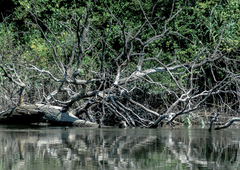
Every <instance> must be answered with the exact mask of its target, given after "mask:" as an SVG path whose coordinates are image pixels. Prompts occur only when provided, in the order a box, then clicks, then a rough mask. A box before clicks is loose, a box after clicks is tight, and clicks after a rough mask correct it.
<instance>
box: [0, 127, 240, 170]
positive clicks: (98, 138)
mask: <svg viewBox="0 0 240 170" xmlns="http://www.w3.org/2000/svg"><path fill="white" fill-rule="evenodd" d="M239 145H240V131H239V129H226V130H221V131H213V132H212V133H209V132H208V131H207V130H206V129H201V128H194V127H191V128H186V127H183V128H181V129H174V130H172V129H170V128H161V129H118V128H105V129H104V128H103V129H91V128H75V127H74V128H71V127H70V128H69V129H68V130H65V129H64V128H62V127H61V128H60V127H35V126H7V125H1V126H0V170H72V169H115V170H117V169H162V170H166V169H167V170H168V169H201V170H203V169H208V170H209V169H216V170H219V169H224V170H227V169H240V148H239Z"/></svg>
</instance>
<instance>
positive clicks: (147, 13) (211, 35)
mask: <svg viewBox="0 0 240 170" xmlns="http://www.w3.org/2000/svg"><path fill="white" fill-rule="evenodd" d="M86 6H91V14H90V17H89V21H90V22H91V28H85V29H89V32H88V34H91V36H90V37H91V38H92V39H94V37H96V39H95V42H94V47H95V48H94V49H93V50H90V51H87V52H86V53H85V54H84V57H83V59H82V68H83V69H82V70H81V78H82V79H89V78H93V74H92V72H93V71H99V70H101V69H103V68H104V69H105V70H106V71H107V72H108V74H109V79H108V81H109V84H111V83H112V82H113V81H114V78H112V77H111V75H112V74H113V73H116V72H117V69H116V67H117V65H116V57H117V56H118V53H121V51H122V50H123V48H124V43H125V42H124V39H123V38H122V37H119V32H121V31H122V30H121V28H120V26H119V23H122V24H123V23H124V24H125V25H126V30H125V31H126V32H130V31H133V32H134V31H136V30H135V29H133V28H136V27H140V26H141V25H143V23H144V22H151V23H153V24H151V26H150V27H147V26H146V27H145V28H143V30H144V32H143V33H144V34H140V35H139V37H140V38H141V40H142V41H147V40H148V39H150V38H151V37H153V36H154V35H157V34H161V33H162V32H163V30H164V27H165V23H166V22H167V20H168V18H169V17H170V16H173V15H174V14H176V13H177V12H178V11H179V10H181V11H180V12H179V14H178V15H176V17H175V18H174V20H171V21H170V22H169V23H168V25H167V26H168V29H169V31H171V32H172V34H171V35H168V36H165V37H163V38H161V39H158V40H156V41H154V42H153V43H151V44H150V45H148V46H147V47H146V48H145V51H144V52H145V60H146V61H145V63H144V65H143V69H144V68H156V67H159V66H161V65H160V64H159V63H156V62H154V61H152V60H149V61H148V60H147V59H150V58H154V57H156V56H158V54H159V51H161V55H159V56H158V58H157V59H158V60H160V61H161V62H162V63H163V64H164V65H166V66H171V64H172V62H173V61H174V62H178V63H179V64H180V63H191V62H192V61H194V62H199V61H202V60H204V59H207V58H208V57H209V56H207V54H206V53H204V54H203V55H201V54H202V52H203V49H205V50H206V49H207V51H209V53H211V52H213V51H214V49H215V48H216V47H217V46H218V45H219V38H220V36H222V37H221V44H220V45H219V48H218V49H219V50H220V51H221V53H222V54H224V55H225V56H228V58H230V59H232V60H239V59H240V58H239V55H238V51H239V49H240V48H239V47H240V42H239V41H240V37H239V36H240V35H239V34H240V18H239V16H240V2H239V0H209V1H201V0H199V1H195V0H176V1H175V0H174V1H173V2H172V1H166V0H158V1H156V0H155V1H148V0H143V1H138V0H132V1H126V0H124V1H122V0H121V1H120V0H118V1H116V0H114V1H113V0H109V1H106V0H99V1H77V0H73V1H69V0H51V1H50V0H34V1H30V0H10V1H8V3H5V2H4V1H3V0H2V1H0V7H1V13H2V18H1V23H0V42H1V43H0V62H1V63H9V62H16V61H17V62H18V64H19V67H22V66H21V64H22V65H24V64H25V63H27V64H28V65H30V64H32V65H35V66H37V67H38V68H40V69H46V70H51V71H52V72H57V67H58V66H57V65H56V64H55V61H54V59H53V57H52V55H53V53H54V51H53V49H52V48H51V47H50V46H49V44H48V43H47V42H46V39H47V40H49V41H50V42H52V43H53V44H54V45H55V47H56V48H55V50H56V53H57V54H58V56H59V58H60V59H61V60H62V61H64V62H65V63H68V62H69V60H70V57H71V54H72V47H73V44H71V42H72V41H71V40H72V39H74V38H76V36H77V35H76V34H77V33H76V34H75V35H71V33H70V32H69V31H68V30H67V29H66V28H67V27H68V26H73V27H72V29H76V28H77V27H78V25H77V23H75V25H74V24H73V25H70V23H69V21H70V20H71V19H73V18H74V17H75V18H76V19H81V18H82V19H84V18H85V17H86V15H87V11H86V10H87V8H86ZM111 12H112V14H114V16H115V18H113V16H112V14H111ZM81 22H84V20H81ZM224 27H225V28H224ZM223 28H224V31H223V33H222V30H223ZM76 30H77V29H76ZM109 30H111V31H109ZM43 32H44V33H45V34H43ZM108 33H109V35H108ZM174 33H175V34H174ZM221 33H222V34H221ZM98 35H101V36H103V37H106V36H107V37H108V47H106V48H107V49H105V51H104V56H103V49H102V44H103V39H100V38H97V37H98ZM61 45H62V46H61ZM140 46H141V44H135V46H134V48H140ZM134 50H135V49H133V51H134ZM16 53H18V55H17V58H14V57H13V58H12V57H9V56H14V55H15V54H16ZM19 54H20V55H19ZM102 57H104V60H103V59H102ZM10 60H15V61H10ZM120 60H122V62H123V61H124V59H120ZM133 60H134V59H133ZM214 62H216V65H217V67H216V66H215V65H213V64H211V63H210V64H207V65H204V66H203V68H202V70H203V72H204V76H199V77H198V79H197V80H196V81H194V83H195V84H196V86H198V87H199V89H198V91H203V90H208V89H211V88H213V87H214V85H215V84H216V80H217V81H221V80H223V79H224V78H225V76H226V70H228V69H231V71H232V72H233V73H238V70H239V67H238V66H237V65H235V67H232V68H228V67H229V66H228V64H227V63H224V61H223V60H220V61H219V60H217V61H214ZM130 64H132V66H131V65H130V67H128V69H129V72H132V71H133V70H134V69H135V67H136V65H137V60H136V61H135V62H134V61H133V62H131V63H130ZM75 66H76V67H77V63H75ZM183 70H184V69H182V71H183ZM33 72H34V71H33ZM33 72H32V73H31V71H29V72H28V75H29V76H28V77H31V74H32V77H31V83H29V91H31V90H32V88H34V87H38V86H45V87H48V88H46V91H48V92H51V89H54V87H55V86H56V85H55V84H54V82H53V81H52V80H51V79H49V78H48V77H45V76H42V75H40V76H39V77H36V76H33V75H34V73H33ZM179 72H181V70H180V71H179ZM0 73H2V74H4V72H3V70H1V69H0ZM56 74H57V73H56ZM126 74H127V73H126ZM195 74H198V73H197V72H196V73H195ZM213 75H214V76H213ZM174 76H175V78H176V79H177V81H178V82H179V83H180V84H181V86H183V87H188V86H190V84H187V83H186V82H187V81H185V80H186V79H189V78H190V77H189V73H184V74H179V75H177V74H175V75H174ZM149 77H150V79H152V80H153V82H159V83H160V84H161V85H155V84H153V83H149V82H144V83H143V81H142V82H141V81H139V82H137V84H136V86H137V87H139V89H141V90H139V91H137V90H136V91H135V92H134V93H135V95H133V98H134V99H136V100H137V101H139V102H141V103H144V102H147V104H146V105H150V107H151V108H154V109H158V108H161V109H163V110H166V109H167V108H166V104H165V103H170V102H171V101H174V100H175V99H176V95H175V94H174V93H181V91H180V90H179V89H178V87H177V85H176V83H174V81H173V79H172V78H171V76H170V75H169V74H168V73H162V74H151V75H149ZM33 80H34V81H33ZM29 82H30V81H29ZM0 83H1V84H2V85H3V84H4V83H5V82H4V79H3V78H2V77H0ZM236 83H238V82H236ZM30 86H31V87H30ZM52 86H53V87H52ZM94 86H99V84H97V83H96V84H93V85H91V87H89V88H94ZM230 86H231V85H230ZM236 87H238V85H237V86H234V87H232V88H233V90H235V91H238V90H237V89H236ZM76 88H77V87H76ZM32 91H33V93H34V94H35V95H37V94H36V92H37V91H36V90H32ZM171 92H174V93H171ZM46 93H47V92H46ZM220 95H221V98H220V99H218V100H216V99H215V98H214V96H212V97H209V98H208V99H207V100H206V102H205V104H208V105H209V106H214V105H222V104H223V103H226V104H229V103H232V104H231V105H229V106H230V108H228V107H227V108H228V109H230V110H231V109H234V110H236V109H238V107H239V105H238V102H237V101H238V99H237V97H235V95H233V94H226V95H225V94H220ZM142 96H145V97H146V98H144V99H147V100H146V101H141V100H143V97H142ZM29 98H31V95H30V96H29ZM63 98H64V96H63ZM35 101H37V100H36V99H33V98H31V99H30V100H29V102H35Z"/></svg>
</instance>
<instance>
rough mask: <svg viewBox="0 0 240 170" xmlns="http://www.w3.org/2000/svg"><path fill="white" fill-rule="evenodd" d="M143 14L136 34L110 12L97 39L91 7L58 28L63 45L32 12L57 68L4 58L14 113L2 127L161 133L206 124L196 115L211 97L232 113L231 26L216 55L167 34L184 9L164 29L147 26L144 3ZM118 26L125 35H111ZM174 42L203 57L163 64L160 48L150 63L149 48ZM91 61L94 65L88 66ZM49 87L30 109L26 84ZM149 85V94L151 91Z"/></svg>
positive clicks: (12, 55) (15, 53)
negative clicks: (162, 128) (193, 122)
mask: <svg viewBox="0 0 240 170" xmlns="http://www.w3.org/2000/svg"><path fill="white" fill-rule="evenodd" d="M139 7H140V8H141V10H142V13H143V16H144V17H145V21H144V22H143V23H141V24H140V25H138V26H136V27H134V28H132V27H130V26H128V24H127V23H125V22H123V21H120V20H119V19H118V18H117V17H116V16H115V15H114V12H112V11H111V10H110V8H108V6H106V8H107V9H108V12H109V15H110V16H111V17H112V19H111V22H110V23H109V26H108V28H105V29H104V31H103V32H98V30H97V29H95V28H94V27H93V25H92V23H91V19H92V10H93V9H92V8H91V6H87V7H86V11H85V12H84V15H81V16H78V15H77V14H73V15H72V16H70V17H67V16H65V17H66V20H65V21H62V22H59V23H58V24H60V25H61V27H63V28H64V30H65V32H64V33H65V34H64V35H63V34H61V35H62V37H63V39H64V41H60V40H59V37H58V36H60V33H54V32H53V30H52V28H51V27H49V26H48V25H46V24H45V23H43V22H42V21H41V20H40V19H39V18H38V17H37V15H36V13H35V12H34V8H29V9H28V12H29V13H31V15H32V17H33V19H34V22H28V25H31V26H33V27H34V28H36V29H37V30H38V31H39V34H41V35H42V36H43V38H44V39H45V43H46V44H45V45H46V46H47V49H48V51H49V53H50V54H51V58H50V59H49V63H51V65H48V67H46V68H41V66H38V65H37V64H34V62H30V61H25V62H23V61H21V62H19V61H18V57H19V58H21V55H22V53H21V51H19V49H17V48H16V49H11V51H10V52H9V53H6V54H5V55H4V56H3V57H2V62H1V65H0V68H1V72H2V75H1V76H2V81H9V82H11V83H12V87H14V89H13V90H11V89H10V88H9V89H8V90H6V89H5V87H4V85H3V86H2V91H5V92H4V93H2V98H7V99H8V100H11V101H12V102H13V104H15V107H14V108H13V109H8V110H7V111H3V112H1V113H0V122H2V123H35V122H49V123H51V124H55V125H64V126H66V125H67V126H88V127H102V126H118V125H120V124H124V126H129V127H135V126H140V127H150V128H156V127H158V126H159V124H160V123H161V122H162V121H166V122H167V123H168V124H169V123H172V122H173V121H174V120H175V119H176V118H177V117H179V116H181V115H188V116H192V117H195V118H196V117H197V118H200V116H199V115H197V114H195V113H194V111H196V110H197V109H198V108H199V107H200V106H201V105H202V104H204V103H206V101H207V99H209V98H218V100H217V101H221V104H225V105H227V106H229V105H228V103H224V100H223V97H222V96H223V95H224V94H226V95H227V96H236V97H237V98H236V99H234V100H232V101H235V102H238V104H239V101H238V97H239V91H238V85H237V84H238V81H239V80H238V79H239V76H240V75H239V73H238V72H237V70H238V65H237V64H238V63H239V62H240V61H239V60H236V59H232V56H228V54H229V53H227V52H224V51H221V50H220V46H221V42H222V40H223V39H224V38H223V34H224V30H225V27H226V25H227V23H225V24H224V25H223V27H222V30H221V32H220V34H219V37H218V38H219V40H218V43H217V45H216V46H215V47H214V49H211V48H209V47H206V46H204V45H203V43H202V42H201V41H200V42H193V41H191V40H190V39H189V38H188V37H185V36H183V35H181V34H180V33H178V32H176V31H172V30H171V29H170V27H169V28H168V25H169V23H170V22H171V21H172V20H174V18H175V17H176V16H177V15H179V14H180V13H181V9H179V10H178V11H177V12H176V13H175V14H173V13H171V15H170V17H169V18H168V19H167V20H166V21H165V23H164V24H159V23H158V19H159V18H152V20H149V19H148V17H147V16H146V14H145V11H144V10H143V9H142V7H141V2H139ZM173 8H174V5H173ZM43 26H44V27H45V30H44V29H43V28H42V27H43ZM112 27H114V28H116V27H117V28H119V29H118V30H116V29H115V30H113V28H112ZM157 27H161V29H157ZM114 31H115V32H114ZM144 34H150V35H151V36H150V37H147V38H146V37H143V36H142V35H144ZM110 36H115V37H118V38H119V39H120V40H121V48H120V50H116V48H115V47H114V46H113V45H112V42H110V40H109V39H110V38H109V37H110ZM168 36H174V37H180V38H182V39H184V40H186V41H187V42H188V43H190V44H192V45H198V47H199V51H198V53H196V54H195V56H193V57H191V58H192V61H190V62H180V61H179V60H177V58H175V57H174V56H172V59H173V60H171V61H168V62H165V61H162V60H163V58H162V57H161V55H162V49H158V48H156V50H159V51H158V54H157V55H156V56H153V57H152V54H151V52H149V49H148V48H150V47H149V46H151V45H156V44H158V42H159V40H161V39H163V38H165V37H168ZM142 37H143V38H142ZM9 39H10V38H9ZM13 47H14V45H13ZM109 54H110V55H109ZM37 57H38V56H36V58H37ZM85 58H90V60H91V61H90V62H88V63H87V64H86V61H85ZM50 60H51V62H50ZM84 62H85V63H84ZM89 63H95V64H92V65H90V64H89ZM223 65H224V68H223ZM206 71H208V73H206ZM220 75H221V76H220ZM161 79H167V80H168V81H167V82H171V84H168V83H162V82H161ZM208 79H211V80H212V81H213V83H212V84H211V85H210V84H208V85H205V86H204V87H203V85H202V84H201V83H202V82H205V83H206V82H207V81H208ZM43 80H44V81H45V80H47V81H48V84H47V86H49V85H51V84H54V85H52V86H51V88H50V89H48V90H47V91H45V90H44V89H46V86H44V85H42V86H41V85H40V86H39V87H40V88H39V89H40V90H38V91H39V100H38V101H39V103H38V104H36V103H34V104H27V103H24V95H26V93H27V92H26V88H27V84H31V83H33V82H34V81H37V82H39V84H44V83H43V82H44V81H43ZM203 80H204V81H203ZM145 86H150V88H149V89H148V90H145V89H144V87H145ZM16 89H18V90H16ZM9 91H10V92H9ZM13 93H15V94H13ZM5 94H10V96H11V97H6V96H5ZM16 94H19V96H20V97H19V98H18V99H16V98H15V99H14V100H15V101H17V102H15V103H14V101H13V97H15V95H16ZM146 96H147V97H146ZM154 96H157V98H158V99H157V101H161V104H159V103H156V101H153V103H154V104H149V103H148V101H149V100H151V98H152V97H154ZM227 98H228V97H227ZM154 105H155V106H154ZM236 105H237V104H236V103H235V104H234V105H233V106H236ZM229 108H232V107H230V106H229ZM157 110H158V111H157ZM231 111H233V112H236V111H234V110H233V109H231ZM20 117H21V119H20ZM17 119H18V120H19V121H16V120H17Z"/></svg>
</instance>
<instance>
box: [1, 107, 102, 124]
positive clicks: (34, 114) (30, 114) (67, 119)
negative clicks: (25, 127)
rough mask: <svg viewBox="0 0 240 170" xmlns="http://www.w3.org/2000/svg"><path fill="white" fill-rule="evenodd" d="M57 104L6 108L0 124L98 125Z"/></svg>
mask: <svg viewBox="0 0 240 170" xmlns="http://www.w3.org/2000/svg"><path fill="white" fill-rule="evenodd" d="M61 110H62V108H61V107H58V106H50V105H44V104H37V105H23V106H18V107H14V108H12V109H8V110H6V111H4V112H2V113H1V114H0V123H2V124H32V123H40V122H48V123H50V124H52V125H61V126H77V127H98V124H97V123H92V122H89V121H85V120H81V119H79V118H77V117H76V116H74V115H73V114H72V113H71V112H69V113H68V112H62V111H61Z"/></svg>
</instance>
